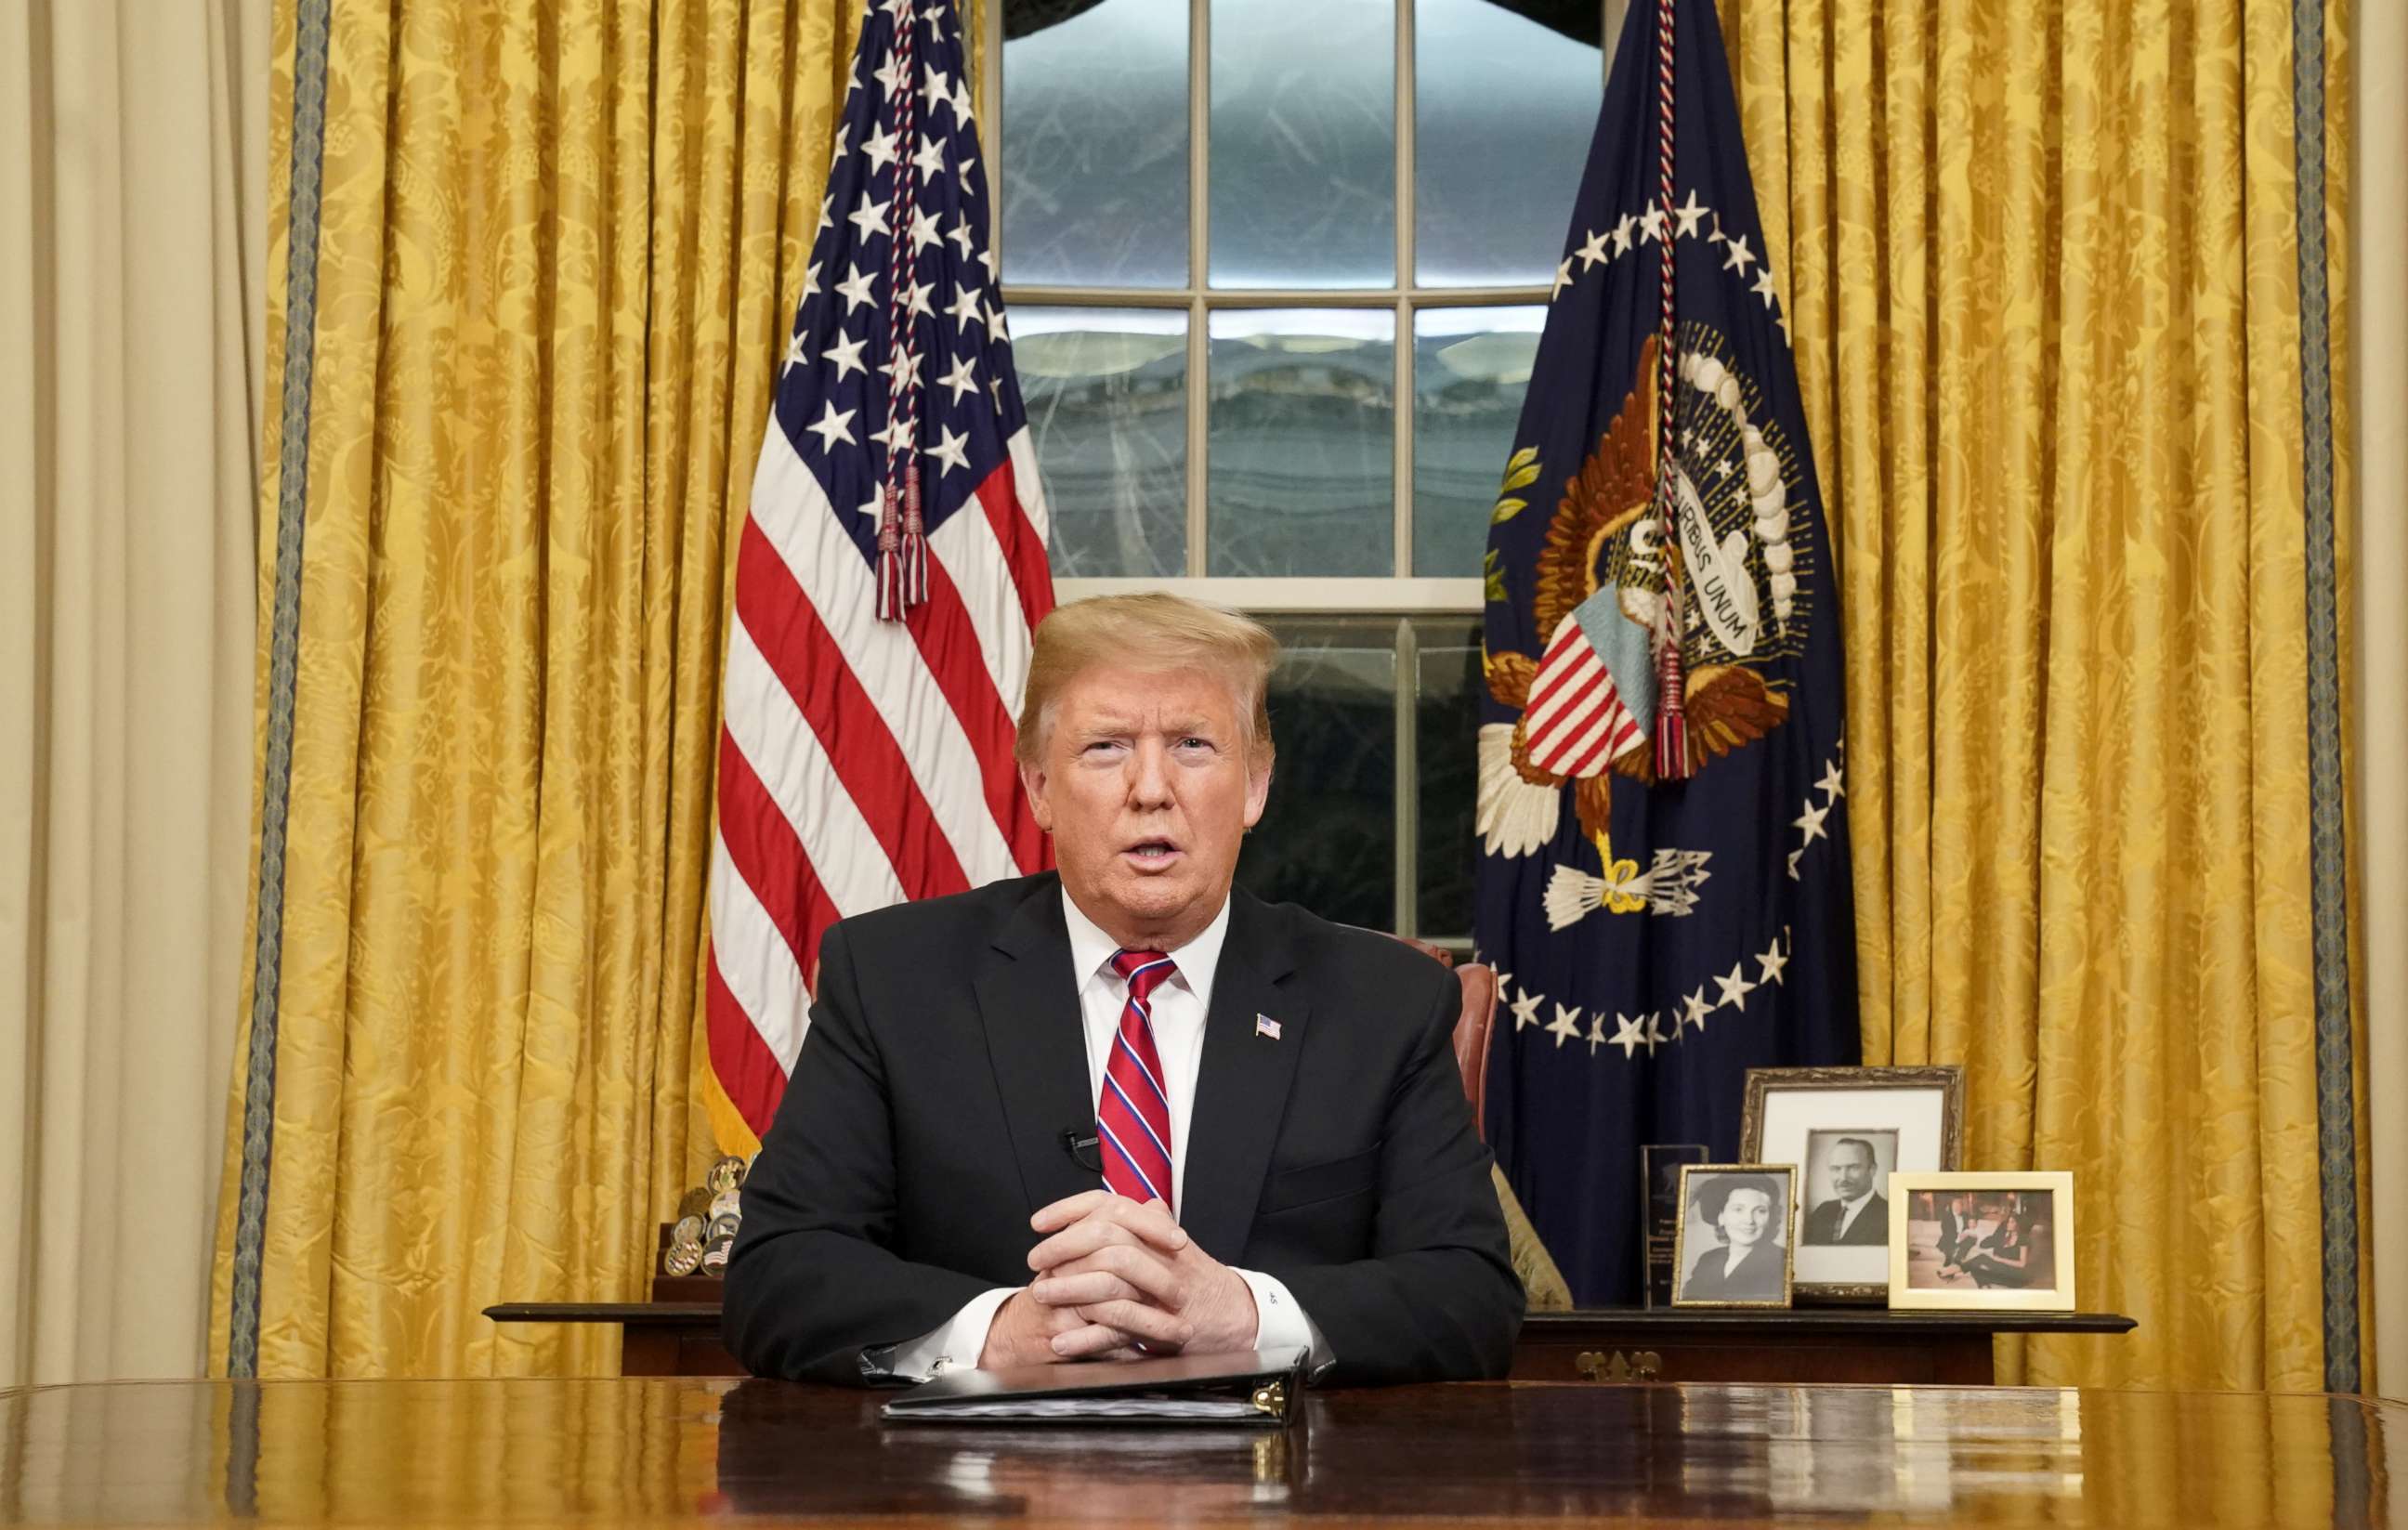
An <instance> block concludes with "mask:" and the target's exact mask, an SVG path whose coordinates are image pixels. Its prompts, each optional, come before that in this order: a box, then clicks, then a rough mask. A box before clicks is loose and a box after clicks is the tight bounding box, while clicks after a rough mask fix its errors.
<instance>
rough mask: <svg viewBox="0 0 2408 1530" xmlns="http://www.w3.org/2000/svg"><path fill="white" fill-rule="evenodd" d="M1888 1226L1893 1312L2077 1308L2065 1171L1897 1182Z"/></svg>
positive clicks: (1972, 1173)
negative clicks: (2075, 1303)
mask: <svg viewBox="0 0 2408 1530" xmlns="http://www.w3.org/2000/svg"><path fill="white" fill-rule="evenodd" d="M1889 1219H1890V1234H1889V1305H1890V1306H1891V1307H1892V1308H1897V1309H1899V1310H1900V1311H1913V1312H1984V1311H1993V1312H2071V1311H2072V1310H2073V1176H2072V1174H2071V1173H2070V1172H2068V1171H2066V1170H2063V1169H2039V1170H2031V1169H2005V1170H1997V1171H1987V1170H1981V1169H1973V1170H1964V1171H1959V1172H1957V1173H1953V1174H1893V1175H1891V1176H1890V1177H1889ZM2043 1282H2045V1283H2043Z"/></svg>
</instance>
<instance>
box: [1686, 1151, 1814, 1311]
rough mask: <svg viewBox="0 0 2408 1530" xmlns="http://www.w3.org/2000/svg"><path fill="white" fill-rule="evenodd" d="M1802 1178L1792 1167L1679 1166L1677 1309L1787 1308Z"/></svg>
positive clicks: (1744, 1165)
mask: <svg viewBox="0 0 2408 1530" xmlns="http://www.w3.org/2000/svg"><path fill="white" fill-rule="evenodd" d="M1797 1178H1798V1175H1797V1171H1796V1170H1795V1169H1792V1168H1791V1167H1790V1166H1789V1165H1786V1164H1684V1165H1681V1204H1682V1206H1683V1208H1684V1210H1683V1213H1682V1217H1681V1225H1680V1230H1679V1232H1678V1233H1677V1234H1676V1235H1675V1237H1676V1241H1675V1246H1674V1249H1673V1254H1672V1305H1673V1306H1674V1307H1787V1306H1788V1305H1789V1252H1790V1246H1791V1244H1793V1243H1794V1242H1795V1241H1796V1237H1795V1235H1796V1232H1797V1224H1796V1221H1795V1217H1794V1214H1793V1211H1792V1208H1794V1207H1795V1206H1796V1205H1797V1194H1798V1193H1797V1190H1796V1187H1795V1185H1794V1183H1793V1181H1795V1180H1796V1179H1797Z"/></svg>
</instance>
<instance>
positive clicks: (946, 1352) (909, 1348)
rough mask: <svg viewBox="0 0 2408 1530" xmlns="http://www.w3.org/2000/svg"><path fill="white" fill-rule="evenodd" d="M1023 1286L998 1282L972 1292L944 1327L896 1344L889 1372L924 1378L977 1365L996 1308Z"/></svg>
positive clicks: (903, 1378) (897, 1376)
mask: <svg viewBox="0 0 2408 1530" xmlns="http://www.w3.org/2000/svg"><path fill="white" fill-rule="evenodd" d="M1020 1289H1021V1288H1020V1287H1018V1286H997V1287H996V1288H995V1289H994V1290H993V1291H982V1292H980V1293H979V1294H977V1295H975V1296H972V1297H971V1298H970V1299H969V1301H968V1303H966V1304H965V1305H964V1306H963V1308H962V1309H961V1310H960V1311H958V1312H956V1313H954V1314H953V1321H952V1322H950V1323H946V1324H945V1325H944V1326H943V1327H941V1328H937V1329H933V1330H931V1331H930V1332H928V1333H925V1334H922V1335H921V1336H920V1337H918V1338H915V1339H912V1340H911V1341H910V1343H908V1344H898V1345H896V1347H895V1354H894V1358H893V1359H891V1360H889V1361H888V1362H887V1374H889V1375H891V1376H893V1377H894V1378H895V1379H896V1380H899V1381H925V1380H931V1379H933V1378H935V1377H939V1376H942V1375H944V1374H945V1373H946V1372H947V1371H953V1370H974V1369H976V1368H977V1366H978V1363H979V1356H980V1355H982V1354H984V1353H985V1352H986V1333H987V1330H988V1329H990V1328H992V1327H994V1326H995V1314H996V1310H997V1309H998V1308H1001V1307H1002V1306H1003V1304H1004V1303H1006V1302H1008V1301H1010V1300H1011V1298H1012V1296H1013V1295H1014V1294H1016V1293H1017V1292H1018V1291H1019V1290H1020Z"/></svg>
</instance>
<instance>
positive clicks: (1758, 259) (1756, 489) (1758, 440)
mask: <svg viewBox="0 0 2408 1530" xmlns="http://www.w3.org/2000/svg"><path fill="white" fill-rule="evenodd" d="M1486 575H1487V578H1486V584H1487V592H1486V593H1487V608H1486V613H1487V614H1486V623H1485V626H1486V653H1485V656H1484V665H1483V667H1484V678H1485V680H1486V689H1487V694H1486V696H1485V697H1484V700H1483V703H1482V710H1481V727H1480V739H1479V757H1480V797H1479V807H1478V812H1477V824H1478V829H1479V834H1480V847H1479V848H1480V863H1479V892H1478V910H1477V916H1476V917H1477V922H1478V941H1479V947H1480V952H1481V955H1482V956H1483V957H1484V959H1485V960H1487V961H1489V962H1491V963H1493V964H1494V965H1496V966H1497V967H1498V969H1499V971H1498V977H1499V980H1500V982H1501V983H1502V984H1503V985H1504V986H1503V991H1502V993H1501V994H1500V1003H1501V1004H1502V1005H1503V1006H1504V1008H1502V1009H1500V1020H1501V1021H1502V1023H1500V1024H1499V1025H1498V1037H1497V1040H1496V1043H1495V1045H1496V1049H1497V1050H1496V1051H1495V1053H1494V1054H1493V1056H1492V1058H1491V1065H1490V1070H1489V1075H1488V1125H1489V1134H1490V1137H1491V1139H1492V1141H1493V1143H1494V1145H1495V1147H1496V1149H1497V1153H1498V1159H1499V1160H1500V1161H1501V1163H1502V1164H1503V1165H1504V1167H1505V1171H1506V1173H1507V1175H1508V1176H1509V1178H1510V1179H1511V1180H1512V1184H1513V1188H1514V1190H1515V1192H1516V1193H1517V1194H1518V1195H1519V1196H1520V1198H1521V1201H1522V1204H1523V1206H1524V1208H1526V1209H1527V1211H1528V1212H1529V1215H1530V1218H1531V1221H1532V1223H1533V1224H1534V1225H1535V1226H1536V1227H1537V1229H1538V1231H1539V1233H1540V1235H1541V1237H1542V1238H1543V1239H1544V1240H1545V1242H1546V1244H1547V1247H1548V1249H1549V1250H1550V1251H1552V1252H1553V1253H1554V1254H1555V1259H1556V1261H1557V1263H1558V1264H1560V1265H1562V1267H1563V1270H1564V1273H1565V1276H1566V1278H1567V1280H1569V1281H1570V1285H1571V1287H1572V1291H1573V1294H1574V1295H1575V1296H1576V1297H1577V1298H1578V1299H1579V1300H1580V1301H1581V1302H1582V1303H1584V1305H1598V1304H1613V1303H1627V1302H1635V1301H1636V1300H1637V1299H1638V1298H1639V1295H1640V1292H1641V1247H1642V1244H1641V1233H1642V1229H1641V1204H1640V1184H1639V1148H1640V1146H1641V1144H1642V1143H1649V1142H1701V1143H1705V1144H1707V1145H1708V1146H1709V1147H1710V1149H1711V1150H1712V1151H1713V1155H1714V1157H1715V1158H1716V1159H1717V1160H1719V1161H1724V1162H1728V1161H1731V1160H1732V1159H1734V1158H1735V1157H1736V1155H1737V1153H1738V1150H1739V1146H1740V1142H1739V1137H1740V1111H1741V1105H1742V1091H1743V1084H1744V1076H1745V1074H1746V1071H1747V1070H1748V1069H1749V1068H1751V1067H1757V1066H1768V1065H1810V1064H1852V1063H1855V1062H1856V1060H1857V1057H1858V1041H1857V1034H1856V964H1855V947H1854V941H1855V921H1854V915H1853V912H1852V909H1851V904H1850V897H1849V882H1848V836H1847V811H1846V794H1847V761H1846V751H1845V745H1844V741H1843V739H1842V734H1841V724H1842V709H1841V665H1840V646H1839V645H1840V623H1839V615H1840V612H1839V604H1838V599H1837V585H1836V583H1835V582H1834V579H1833V577H1832V564H1831V548H1830V543H1829V539H1828V534H1827V531H1826V526H1825V521H1824V514H1823V502H1822V496H1821V493H1820V492H1819V490H1818V489H1817V487H1816V484H1815V477H1814V462H1813V453H1812V450H1811V447H1810V444H1809V442H1808V438H1807V435H1806V422H1805V419H1804V416H1803V415H1802V413H1801V412H1800V408H1799V393H1798V379H1797V373H1796V370H1795V368H1794V366H1793V365H1792V364H1791V359H1790V352H1789V336H1788V329H1787V322H1786V320H1785V318H1784V316H1783V313H1782V309H1781V304H1780V298H1779V295H1778V284H1777V279H1776V276H1775V273H1774V272H1773V269H1772V266H1771V251H1770V250H1768V249H1767V248H1766V245H1765V240H1764V235H1763V230H1762V227H1761V225H1760V224H1759V222H1758V221H1757V218H1756V197H1755V193H1754V190H1753V188H1752V186H1751V183H1750V181H1749V178H1748V169H1747V156H1746V152H1745V149H1744V146H1743V145H1742V142H1741V138H1740V124H1739V114H1738V109H1737V106H1736V104H1735V102H1734V100H1733V97H1732V93H1731V87H1730V78H1729V72H1728V68H1727V64H1726V63H1725V59H1724V54H1723V43H1722V35H1721V31H1720V29H1719V27H1718V26H1717V24H1716V22H1715V19H1714V8H1713V5H1712V4H1711V3H1709V0H1662V4H1660V5H1658V4H1656V0H1640V3H1639V4H1637V5H1634V6H1633V7H1631V12H1630V16H1629V20H1628V21H1627V25H1626V28H1625V30H1624V33H1623V36H1622V41H1621V45H1620V48H1619V49H1618V50H1617V51H1616V53H1615V55H1614V64H1613V75H1612V78H1611V79H1609V81H1608V82H1607V87H1606V95H1605V104H1604V107H1603V109H1602V111H1601V112H1600V113H1599V116H1598V127H1597V134H1596V137H1595V139H1594V140H1593V142H1592V144H1591V146H1590V150H1589V161H1588V167H1587V170H1586V172H1585V174H1584V177H1583V179H1582V182H1581V190H1580V197H1579V201H1578V203H1577V204H1576V205H1575V207H1574V208H1573V216H1572V223H1571V230H1570V236H1569V237H1568V238H1567V239H1566V241H1565V246H1564V259H1563V262H1562V264H1561V265H1558V266H1557V267H1556V268H1555V284H1554V292H1553V294H1552V297H1551V299H1550V307H1549V310H1548V316H1547V324H1546V330H1545V334H1544V336H1542V337H1541V341H1540V345H1539V353H1538V358H1537V361H1536V363H1535V365H1534V369H1533V372H1532V376H1531V379H1530V387H1529V393H1528V395H1527V400H1526V401H1525V403H1524V405H1523V408H1522V418H1521V422H1520V425H1519V426H1518V428H1517V429H1516V431H1515V433H1514V437H1513V450H1512V456H1511V458H1510V460H1509V461H1508V463H1507V465H1506V469H1505V474H1504V480H1503V487H1502V489H1501V490H1500V492H1499V495H1498V503H1497V507H1496V508H1495V510H1494V512H1493V515H1492V525H1491V530H1490V533H1489V546H1488V554H1487V568H1486Z"/></svg>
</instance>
